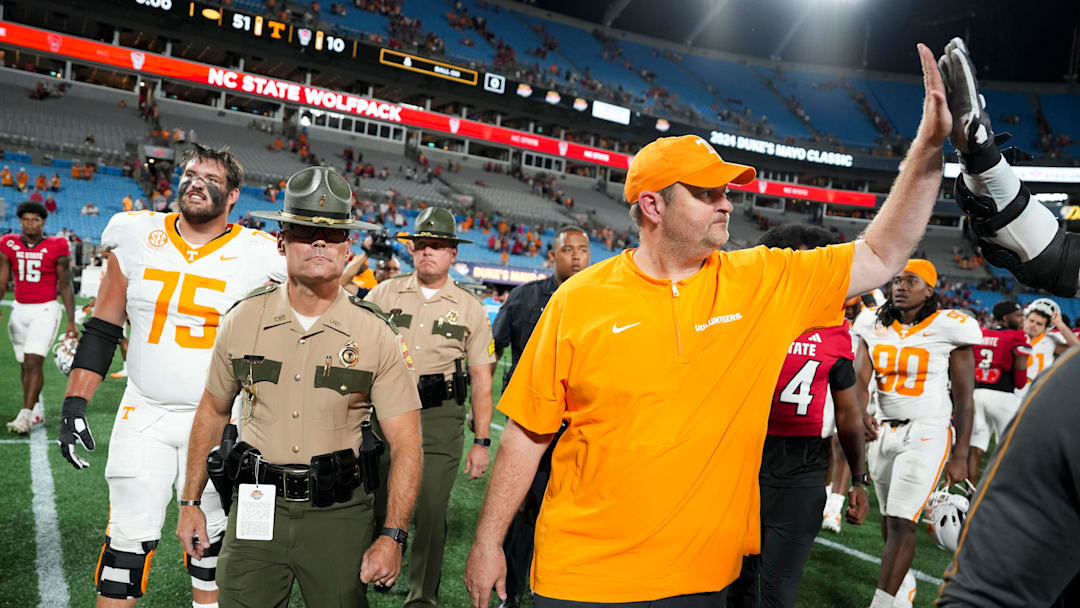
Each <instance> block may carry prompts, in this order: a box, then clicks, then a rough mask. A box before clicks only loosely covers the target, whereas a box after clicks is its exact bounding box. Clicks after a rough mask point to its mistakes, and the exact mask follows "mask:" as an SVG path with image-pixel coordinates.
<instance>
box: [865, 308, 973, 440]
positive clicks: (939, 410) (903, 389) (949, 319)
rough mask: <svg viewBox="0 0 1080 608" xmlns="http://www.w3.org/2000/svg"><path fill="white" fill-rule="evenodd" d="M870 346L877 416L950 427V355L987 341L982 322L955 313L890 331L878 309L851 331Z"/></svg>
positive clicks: (946, 312)
mask: <svg viewBox="0 0 1080 608" xmlns="http://www.w3.org/2000/svg"><path fill="white" fill-rule="evenodd" d="M852 333H855V334H857V335H858V336H859V337H860V338H861V339H862V340H864V341H865V342H866V346H867V352H868V353H869V354H870V360H871V362H873V365H874V377H875V379H876V389H877V390H876V393H877V396H878V418H880V419H882V420H890V419H899V420H919V421H922V422H927V423H931V424H941V425H946V426H947V425H949V424H950V420H951V418H952V399H951V398H950V396H949V355H950V354H951V353H952V351H954V350H956V349H957V348H961V347H964V346H971V345H973V344H978V343H980V342H981V341H982V330H981V329H979V323H978V322H977V321H976V320H975V319H973V318H971V317H969V316H967V315H966V314H964V313H962V312H959V311H956V310H948V309H944V310H938V311H937V312H935V313H933V314H932V315H930V316H929V317H927V318H926V319H923V320H922V321H921V322H920V323H918V324H916V325H913V326H911V327H904V326H903V325H901V324H900V323H898V322H894V323H893V324H892V326H891V327H884V326H882V325H880V324H879V323H878V320H877V310H874V309H867V310H864V311H862V312H861V313H860V314H859V317H858V318H857V319H855V325H854V326H853V327H852Z"/></svg>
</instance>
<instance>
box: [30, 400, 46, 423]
mask: <svg viewBox="0 0 1080 608" xmlns="http://www.w3.org/2000/svg"><path fill="white" fill-rule="evenodd" d="M42 424H45V404H44V403H42V402H40V401H38V402H37V403H35V404H34V409H33V410H31V411H30V428H34V427H35V426H40V425H42Z"/></svg>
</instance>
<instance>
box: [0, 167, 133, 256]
mask: <svg viewBox="0 0 1080 608" xmlns="http://www.w3.org/2000/svg"><path fill="white" fill-rule="evenodd" d="M3 164H7V165H9V166H10V167H11V170H12V171H13V172H17V171H18V170H19V167H24V168H25V169H26V171H27V173H29V174H30V178H31V183H32V182H33V178H35V177H37V175H38V174H39V173H44V174H45V175H47V176H51V175H52V174H53V173H57V172H58V173H60V175H61V179H62V186H61V188H60V191H59V192H56V193H53V197H54V198H55V199H56V203H57V210H56V212H55V213H53V214H51V215H50V216H49V218H48V219H47V220H46V224H45V226H46V232H48V233H50V234H55V233H57V232H60V229H62V228H67V229H68V230H73V231H74V232H75V234H78V235H79V236H80V237H82V238H83V239H84V240H89V241H91V242H97V241H98V240H99V239H100V238H101V231H102V230H104V229H105V224H107V223H108V222H109V218H110V217H112V215H113V214H114V213H117V212H119V211H123V208H124V207H123V203H122V202H121V201H123V199H124V197H125V196H130V197H131V198H132V199H133V200H134V199H135V198H138V197H140V196H143V193H142V190H141V189H140V188H139V185H138V184H137V183H135V180H133V179H131V178H129V177H120V176H117V175H107V174H104V173H103V172H98V173H97V174H96V175H94V179H93V180H91V181H85V180H77V179H71V178H70V177H69V175H68V174H67V173H65V172H64V169H63V168H61V167H59V166H51V165H34V164H29V163H26V164H23V163H12V162H8V161H3ZM28 194H29V193H27V194H23V193H21V192H19V191H18V190H16V189H15V188H12V187H3V186H0V197H3V199H4V201H5V202H6V203H7V208H8V211H7V217H5V218H3V219H2V220H0V231H3V232H7V231H12V232H17V231H19V230H20V226H19V218H17V217H15V208H16V207H17V206H18V204H19V203H21V202H23V201H25V200H28V199H29V196H28ZM46 194H48V193H46ZM87 202H93V203H94V204H95V205H96V206H97V207H98V209H99V210H100V212H99V215H80V214H79V211H80V210H82V207H83V205H85V204H86V203H87Z"/></svg>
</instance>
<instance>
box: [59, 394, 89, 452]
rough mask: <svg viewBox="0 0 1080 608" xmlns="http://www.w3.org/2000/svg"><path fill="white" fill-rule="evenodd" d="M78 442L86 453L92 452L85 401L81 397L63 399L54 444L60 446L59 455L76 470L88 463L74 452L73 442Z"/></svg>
mask: <svg viewBox="0 0 1080 608" xmlns="http://www.w3.org/2000/svg"><path fill="white" fill-rule="evenodd" d="M76 441H78V442H79V443H81V444H82V446H83V447H84V448H86V449H87V450H88V451H90V452H93V451H94V436H93V435H92V434H91V433H90V424H89V423H88V422H86V399H83V398H82V397H65V398H64V407H63V409H62V410H61V413H60V433H59V435H58V436H57V438H56V444H57V445H59V446H60V453H61V454H63V455H64V458H65V459H66V460H67V461H68V462H70V463H71V466H73V467H75V468H76V469H85V468H88V467H89V466H90V463H89V462H87V461H85V460H83V459H82V458H81V457H80V456H79V454H78V453H77V452H76V451H75V442H76Z"/></svg>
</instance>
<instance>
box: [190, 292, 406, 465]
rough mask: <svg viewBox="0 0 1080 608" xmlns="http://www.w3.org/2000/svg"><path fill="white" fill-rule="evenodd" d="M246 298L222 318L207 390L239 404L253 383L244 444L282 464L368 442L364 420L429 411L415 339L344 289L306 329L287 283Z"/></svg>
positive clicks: (245, 404) (243, 419) (243, 417)
mask: <svg viewBox="0 0 1080 608" xmlns="http://www.w3.org/2000/svg"><path fill="white" fill-rule="evenodd" d="M264 290H265V291H263V292H262V293H259V292H256V294H257V295H253V296H249V297H248V298H246V299H244V300H241V301H240V302H238V303H237V304H236V306H235V307H234V308H233V309H232V310H231V311H229V313H228V314H226V315H225V316H224V317H222V319H221V327H220V328H219V330H218V339H217V342H216V343H215V344H214V355H213V358H212V360H211V362H210V372H209V376H208V378H207V381H206V390H207V391H209V392H210V394H212V395H214V396H215V397H217V398H219V399H224V400H226V401H232V400H233V398H234V397H235V396H236V395H237V394H238V393H239V392H240V391H241V389H243V391H244V396H243V398H242V401H243V409H242V413H241V429H242V433H243V436H242V438H243V440H244V441H246V442H248V443H250V444H251V445H252V446H254V447H256V448H258V449H259V451H260V452H262V454H263V457H264V458H266V460H267V461H268V462H271V463H273V464H307V463H308V462H309V461H310V460H311V457H312V456H317V455H319V454H326V453H328V452H333V451H336V450H343V449H345V448H352V449H353V450H354V451H355V450H356V449H357V448H358V447H359V446H360V424H361V423H362V422H363V421H365V420H367V419H368V418H369V417H370V416H371V410H372V407H373V405H372V404H374V408H375V411H376V412H377V413H378V415H379V418H381V419H383V420H386V419H388V418H392V417H394V416H396V415H398V414H403V413H405V412H410V411H412V410H418V409H420V397H419V396H418V395H417V392H416V381H415V380H414V379H413V377H412V374H411V372H410V369H409V367H410V363H409V362H408V354H407V349H406V348H405V342H404V340H402V338H401V337H400V336H398V335H397V333H396V332H395V330H394V328H393V327H392V326H391V325H390V324H389V323H388V322H387V321H386V320H385V319H384V318H381V317H380V316H379V315H377V314H375V313H374V312H372V311H370V310H368V309H366V308H363V307H362V306H360V305H359V304H357V303H354V302H360V300H358V299H355V297H354V296H349V294H348V293H347V292H345V290H343V289H342V290H339V293H338V297H337V299H336V300H334V302H333V303H332V304H331V305H330V308H329V309H327V311H326V312H324V313H323V314H322V316H320V317H319V319H318V320H317V321H316V322H315V324H314V325H312V326H311V328H310V329H307V330H305V329H304V328H303V326H302V325H301V324H300V322H299V321H298V320H297V319H296V315H295V313H294V312H293V310H292V306H290V304H289V298H288V294H287V292H288V287H287V286H271V287H267V288H264Z"/></svg>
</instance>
